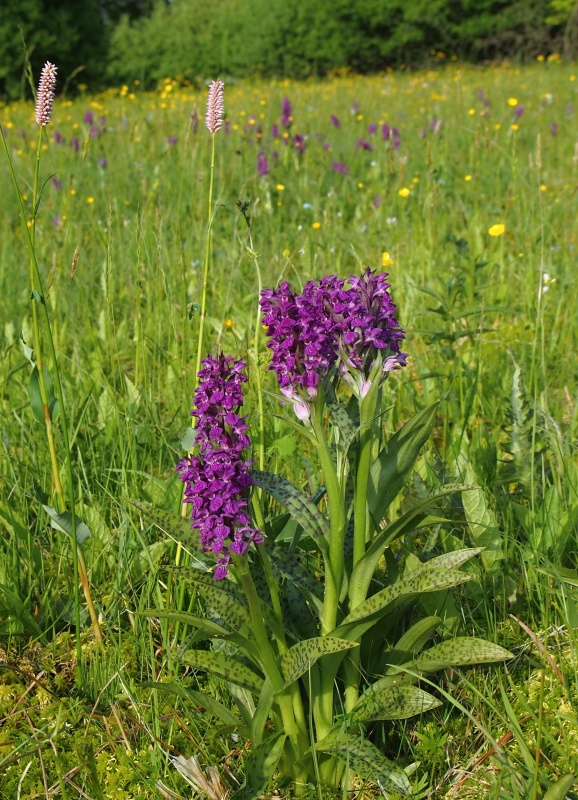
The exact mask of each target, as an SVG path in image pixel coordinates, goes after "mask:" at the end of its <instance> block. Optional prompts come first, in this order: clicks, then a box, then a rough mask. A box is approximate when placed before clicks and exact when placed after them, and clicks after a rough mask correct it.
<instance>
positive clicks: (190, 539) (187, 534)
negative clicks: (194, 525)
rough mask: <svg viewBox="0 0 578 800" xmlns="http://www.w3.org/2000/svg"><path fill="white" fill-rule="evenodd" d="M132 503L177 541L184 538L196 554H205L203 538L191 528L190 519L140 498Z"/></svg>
mask: <svg viewBox="0 0 578 800" xmlns="http://www.w3.org/2000/svg"><path fill="white" fill-rule="evenodd" d="M129 502H130V503H131V505H133V506H135V507H136V508H138V509H139V511H142V513H143V515H144V517H145V519H146V520H147V521H148V522H152V523H154V524H155V525H156V526H157V528H160V530H161V531H164V533H166V534H168V535H169V536H170V537H171V539H174V540H175V541H181V540H184V541H185V542H186V544H187V547H189V548H190V549H191V550H192V551H193V552H194V554H195V555H199V556H203V558H204V557H205V556H204V553H203V549H202V546H201V538H200V536H199V532H198V531H197V530H196V529H193V530H191V523H190V522H189V520H187V519H185V518H184V517H181V515H180V514H174V513H173V512H172V511H165V510H164V509H162V508H156V507H155V506H151V505H150V503H143V502H141V501H139V500H130V501H129Z"/></svg>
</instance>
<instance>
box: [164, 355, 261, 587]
mask: <svg viewBox="0 0 578 800" xmlns="http://www.w3.org/2000/svg"><path fill="white" fill-rule="evenodd" d="M202 364H203V366H202V369H201V371H200V372H199V376H198V377H199V385H198V388H197V390H196V392H195V409H194V410H193V411H192V412H191V414H192V416H193V417H196V423H195V431H196V434H197V435H196V439H195V451H196V453H197V454H196V455H188V456H187V457H186V458H184V459H183V460H182V461H180V462H179V464H178V465H177V472H178V473H179V477H180V479H181V481H182V482H183V483H184V484H185V494H184V502H185V503H189V504H190V505H191V528H193V529H196V530H198V531H199V533H200V537H201V543H202V546H203V550H204V551H205V552H206V553H209V552H212V553H214V554H215V555H216V557H217V558H216V562H217V566H216V569H215V573H214V577H215V579H216V580H222V579H223V578H225V577H226V576H227V567H228V565H229V564H230V562H231V553H237V554H238V555H243V553H245V551H246V550H247V547H248V546H249V544H250V543H251V542H254V543H255V544H261V543H262V541H263V536H262V534H261V533H260V531H258V530H257V529H255V528H252V527H251V520H250V517H249V515H248V513H247V489H248V487H249V486H250V485H251V483H252V480H251V475H250V472H249V468H250V466H251V462H250V461H245V460H244V458H243V451H244V450H245V449H246V448H248V447H250V444H251V443H250V440H249V437H248V436H247V433H246V431H247V424H246V422H245V417H240V416H239V414H238V411H239V409H240V408H241V406H242V405H243V393H242V390H241V385H242V384H243V383H245V382H246V380H247V378H246V377H245V376H244V375H243V370H244V369H245V364H243V362H242V361H234V360H233V358H231V357H230V356H224V355H223V354H222V353H221V355H220V356H219V357H218V358H213V357H212V356H207V358H205V359H203V362H202Z"/></svg>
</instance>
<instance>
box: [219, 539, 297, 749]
mask: <svg viewBox="0 0 578 800" xmlns="http://www.w3.org/2000/svg"><path fill="white" fill-rule="evenodd" d="M233 564H234V567H235V574H236V576H237V578H238V579H239V582H240V583H241V585H242V587H243V590H244V592H245V597H246V598H247V602H248V604H249V613H250V617H251V621H250V627H251V632H252V634H253V637H254V639H255V643H256V645H257V652H258V656H259V661H260V662H261V666H262V668H263V671H264V672H265V674H266V675H267V677H268V678H269V680H270V681H271V683H272V685H273V689H274V690H275V692H276V695H277V697H276V701H277V704H278V706H279V711H280V712H281V719H282V721H283V730H284V732H285V733H286V734H287V736H288V737H289V740H290V742H291V745H292V748H293V755H294V758H295V759H299V758H300V755H301V753H303V752H304V750H305V749H307V747H308V740H307V734H306V730H305V729H302V730H299V726H298V725H297V721H296V719H295V713H294V709H293V698H292V696H291V691H290V689H283V685H284V680H283V676H282V675H281V671H280V669H279V667H278V665H277V659H276V657H275V653H274V652H273V648H272V647H271V642H270V641H269V636H268V634H267V630H266V628H265V622H264V620H263V610H262V608H261V602H260V600H259V596H258V595H257V590H256V588H255V584H254V582H253V578H252V576H251V572H250V570H249V564H248V562H247V559H246V558H245V557H244V556H237V555H235V554H233Z"/></svg>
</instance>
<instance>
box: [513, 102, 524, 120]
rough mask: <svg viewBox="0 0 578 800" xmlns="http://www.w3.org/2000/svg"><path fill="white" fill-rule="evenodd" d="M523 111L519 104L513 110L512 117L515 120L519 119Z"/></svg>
mask: <svg viewBox="0 0 578 800" xmlns="http://www.w3.org/2000/svg"><path fill="white" fill-rule="evenodd" d="M524 110H525V109H524V106H523V105H522V104H521V103H518V105H517V106H516V107H515V108H514V117H515V118H516V119H520V117H521V116H522V114H523V113H524Z"/></svg>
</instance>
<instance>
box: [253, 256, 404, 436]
mask: <svg viewBox="0 0 578 800" xmlns="http://www.w3.org/2000/svg"><path fill="white" fill-rule="evenodd" d="M386 278H387V274H386V273H382V274H381V275H376V274H375V273H374V272H372V271H371V270H370V269H369V268H368V269H366V271H365V272H364V273H363V275H361V276H359V277H357V276H350V278H349V286H346V281H345V280H341V279H339V278H337V276H336V275H329V276H327V277H325V278H322V279H321V281H320V282H319V283H318V284H317V283H315V282H314V281H308V283H306V284H305V287H304V289H303V292H302V294H301V295H296V294H294V293H293V292H292V291H291V289H290V286H289V284H288V283H287V282H286V281H284V282H283V283H281V284H280V286H279V287H278V289H264V290H263V291H262V292H261V300H260V304H261V309H262V311H263V324H264V325H266V326H267V336H268V337H269V342H268V343H267V347H268V348H269V349H270V350H271V351H272V354H273V355H272V358H271V365H270V367H269V369H271V370H273V371H274V372H275V374H276V376H277V382H278V384H279V388H280V390H281V392H282V394H283V395H285V397H287V398H289V399H290V400H292V401H293V403H294V409H295V413H296V414H297V416H298V417H299V419H302V420H303V419H307V416H308V415H307V409H306V408H305V406H304V403H305V404H306V405H308V403H309V402H310V401H311V399H312V398H315V397H316V396H317V392H318V387H319V382H320V381H323V380H324V379H325V378H326V377H327V376H328V375H329V374H330V372H331V374H335V368H336V369H337V374H338V375H339V376H340V377H341V378H342V379H343V380H344V381H345V382H347V383H348V384H350V385H351V387H352V388H353V389H354V391H356V392H357V394H358V395H359V396H360V397H362V396H363V393H364V392H367V390H368V387H367V380H368V376H369V375H370V373H371V371H372V369H373V367H374V365H375V363H376V359H377V357H378V352H379V353H381V358H382V368H381V373H382V375H385V374H386V373H387V372H390V371H391V370H392V369H398V368H400V367H402V366H405V362H406V359H407V355H406V354H405V353H401V352H400V342H401V341H402V340H403V339H404V338H405V333H404V332H403V330H402V329H401V328H400V327H399V325H398V323H397V319H396V316H395V315H396V313H397V309H396V307H395V305H394V303H393V301H392V299H391V297H390V296H389V293H388V291H387V290H388V289H389V286H390V284H389V283H387V282H386Z"/></svg>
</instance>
